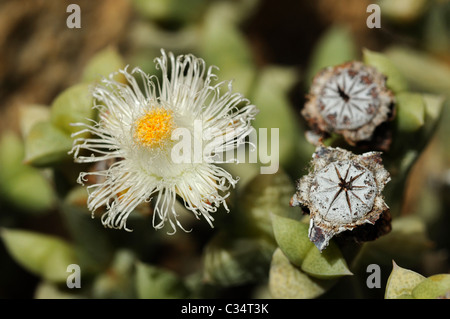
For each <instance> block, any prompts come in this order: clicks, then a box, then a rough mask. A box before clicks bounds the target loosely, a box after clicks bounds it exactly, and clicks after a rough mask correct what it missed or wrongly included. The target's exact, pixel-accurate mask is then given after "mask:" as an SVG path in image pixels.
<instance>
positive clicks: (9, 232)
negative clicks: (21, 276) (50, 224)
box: [1, 229, 77, 282]
mask: <svg viewBox="0 0 450 319" xmlns="http://www.w3.org/2000/svg"><path fill="white" fill-rule="evenodd" d="M1 237H2V239H3V242H4V243H5V246H6V248H7V250H8V252H9V253H10V254H11V256H12V257H13V258H14V260H15V261H16V262H17V263H19V264H20V265H21V266H22V267H24V268H25V269H27V270H28V271H30V272H32V273H34V274H35V275H37V276H40V277H42V278H43V279H45V280H48V281H51V282H65V281H66V280H67V277H68V275H69V273H68V272H67V266H69V265H71V264H76V263H77V259H76V257H75V256H76V255H75V250H74V248H73V246H72V245H71V244H69V243H67V242H66V241H64V240H62V239H60V238H58V237H55V236H51V235H44V234H40V233H36V232H32V231H26V230H16V229H2V230H1Z"/></svg>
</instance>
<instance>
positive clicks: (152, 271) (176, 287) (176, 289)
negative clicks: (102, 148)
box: [136, 262, 189, 299]
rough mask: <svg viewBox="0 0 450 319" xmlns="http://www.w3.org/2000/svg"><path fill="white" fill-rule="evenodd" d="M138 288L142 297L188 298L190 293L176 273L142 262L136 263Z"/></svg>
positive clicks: (138, 293) (139, 296)
mask: <svg viewBox="0 0 450 319" xmlns="http://www.w3.org/2000/svg"><path fill="white" fill-rule="evenodd" d="M136 289H137V295H138V298H140V299H173V298H186V297H187V296H188V294H189V291H188V290H187V288H186V286H185V285H184V283H183V281H182V280H181V278H179V277H178V276H176V275H175V274H174V273H172V272H170V271H168V270H165V269H162V268H160V267H155V266H152V265H147V264H144V263H142V262H138V263H137V264H136Z"/></svg>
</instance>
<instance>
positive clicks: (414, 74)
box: [384, 46, 450, 94]
mask: <svg viewBox="0 0 450 319" xmlns="http://www.w3.org/2000/svg"><path fill="white" fill-rule="evenodd" d="M384 53H385V54H386V55H387V56H388V58H389V59H390V60H391V61H392V62H393V63H394V64H395V65H396V66H397V68H398V69H399V70H400V72H401V73H402V74H403V75H404V76H405V78H406V79H407V80H408V82H409V83H410V86H411V87H414V88H415V89H418V90H420V91H427V92H432V93H444V94H448V92H450V67H449V66H448V64H446V63H444V62H441V61H439V60H437V59H435V58H433V57H432V55H429V54H428V53H424V52H420V51H415V50H413V49H410V48H405V47H400V46H393V47H391V48H389V49H388V50H386V51H384Z"/></svg>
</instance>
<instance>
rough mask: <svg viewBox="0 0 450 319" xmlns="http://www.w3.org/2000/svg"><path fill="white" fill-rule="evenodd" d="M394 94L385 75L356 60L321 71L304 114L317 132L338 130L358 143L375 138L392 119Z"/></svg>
mask: <svg viewBox="0 0 450 319" xmlns="http://www.w3.org/2000/svg"><path fill="white" fill-rule="evenodd" d="M393 108H394V95H393V93H392V92H391V91H390V90H388V89H387V88H386V77H385V76H384V75H383V74H381V73H379V72H378V71H377V70H376V69H375V68H374V67H371V66H367V65H365V64H363V63H361V62H358V61H354V62H348V63H344V64H342V65H338V66H335V67H328V68H325V69H323V70H322V71H321V72H319V73H318V74H317V75H316V76H315V78H314V80H313V83H312V85H311V89H310V92H309V94H308V101H307V102H306V104H305V107H304V108H303V110H302V115H303V116H304V117H305V119H306V120H307V121H308V123H309V125H310V126H311V128H312V130H313V132H315V133H316V134H319V135H321V134H328V133H338V134H342V136H343V137H344V138H345V140H346V141H347V142H348V143H349V144H351V145H355V144H356V143H357V142H359V141H368V140H370V139H371V138H372V136H373V133H374V131H375V129H376V128H377V127H378V126H379V125H380V124H382V123H384V122H386V121H388V120H389V119H391V118H392V115H393V113H394V112H393Z"/></svg>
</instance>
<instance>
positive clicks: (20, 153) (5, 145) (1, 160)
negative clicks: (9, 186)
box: [0, 131, 25, 183]
mask: <svg viewBox="0 0 450 319" xmlns="http://www.w3.org/2000/svg"><path fill="white" fill-rule="evenodd" d="M24 152H25V151H24V146H23V143H22V141H21V140H20V138H19V137H18V136H17V135H16V134H15V133H13V132H10V131H7V132H5V133H3V134H2V135H1V136H0V182H2V183H3V182H6V181H9V180H10V179H12V178H14V177H15V175H16V174H17V173H18V172H20V171H21V170H22V169H23V166H22V165H21V164H22V161H23V157H24Z"/></svg>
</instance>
